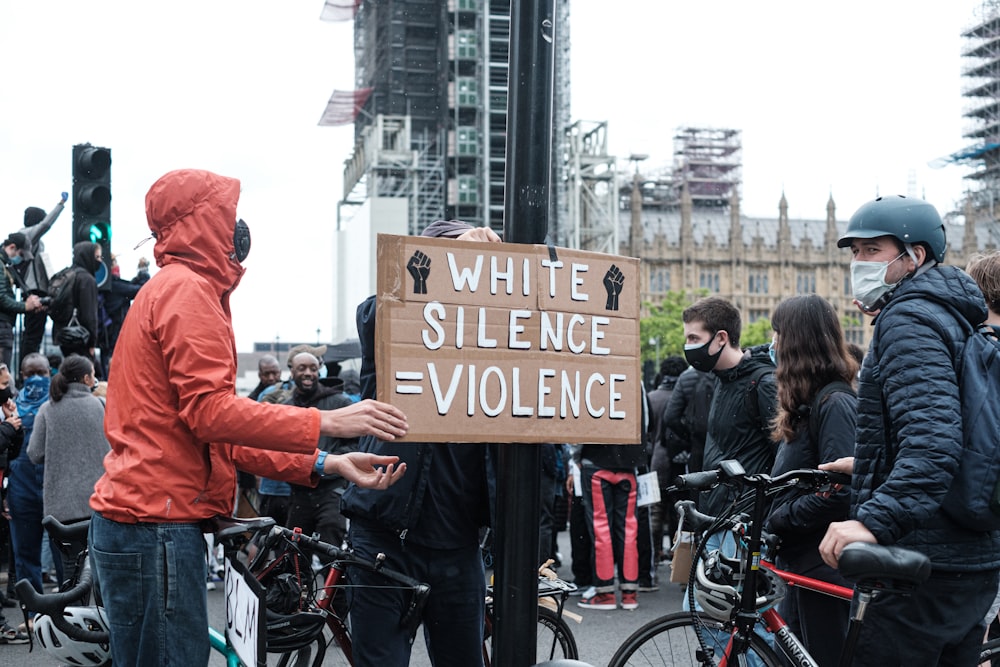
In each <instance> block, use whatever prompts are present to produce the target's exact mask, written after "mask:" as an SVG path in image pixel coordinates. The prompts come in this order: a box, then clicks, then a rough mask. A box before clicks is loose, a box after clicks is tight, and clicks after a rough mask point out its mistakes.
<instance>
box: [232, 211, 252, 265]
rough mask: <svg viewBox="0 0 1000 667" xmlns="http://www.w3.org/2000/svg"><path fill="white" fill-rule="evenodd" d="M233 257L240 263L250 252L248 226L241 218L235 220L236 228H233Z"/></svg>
mask: <svg viewBox="0 0 1000 667" xmlns="http://www.w3.org/2000/svg"><path fill="white" fill-rule="evenodd" d="M233 248H234V249H235V252H234V253H233V257H235V258H236V261H237V262H239V263H240V264H242V263H243V260H245V259H246V258H247V255H249V254H250V227H249V226H248V225H247V223H245V222H243V218H240V219H239V220H237V221H236V229H234V230H233Z"/></svg>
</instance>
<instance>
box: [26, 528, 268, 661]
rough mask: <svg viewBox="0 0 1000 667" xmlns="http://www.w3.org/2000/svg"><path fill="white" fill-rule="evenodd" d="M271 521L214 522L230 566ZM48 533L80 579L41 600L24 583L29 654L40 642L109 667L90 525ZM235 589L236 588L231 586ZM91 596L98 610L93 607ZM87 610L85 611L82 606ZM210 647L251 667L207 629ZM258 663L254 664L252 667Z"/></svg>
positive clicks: (53, 651) (65, 655) (58, 653)
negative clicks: (31, 616) (30, 624)
mask: <svg viewBox="0 0 1000 667" xmlns="http://www.w3.org/2000/svg"><path fill="white" fill-rule="evenodd" d="M273 523H274V521H273V520H272V519H270V518H264V519H251V520H240V519H229V518H227V517H222V518H219V519H217V520H216V521H215V522H214V527H215V528H216V530H217V540H218V542H219V543H220V544H223V545H224V548H225V551H226V554H227V564H229V563H228V561H229V560H230V558H233V557H234V555H235V553H236V552H237V551H238V550H239V548H240V546H241V545H242V544H243V542H244V541H245V539H246V537H245V535H246V534H247V533H248V532H249V533H253V532H258V531H261V530H265V529H268V528H270V527H271V525H273ZM42 525H43V526H44V527H45V529H46V531H48V533H49V534H50V535H52V536H53V538H55V540H56V542H57V543H58V544H59V548H60V550H61V551H64V553H66V554H67V555H69V557H70V558H71V559H73V560H74V561H75V562H76V563H77V575H76V576H75V577H73V578H71V579H70V580H68V581H67V582H65V583H64V585H63V586H62V588H61V590H60V592H58V593H47V594H40V593H38V592H37V591H36V590H35V589H34V587H33V586H32V585H31V582H29V581H27V580H25V579H22V580H20V581H18V582H17V584H16V586H15V589H16V591H17V595H18V599H19V600H20V601H21V609H22V610H23V611H24V613H25V618H27V613H28V612H29V611H32V612H36V613H37V614H38V616H36V617H35V627H34V630H33V631H32V633H31V635H30V636H31V649H33V648H34V642H35V641H38V643H39V645H40V646H41V647H42V649H43V650H44V651H45V652H46V653H48V654H49V655H51V656H52V657H53V658H56V659H57V660H60V661H62V662H69V663H70V664H75V665H92V666H94V667H97V666H99V665H105V664H108V663H109V662H110V660H111V651H110V637H109V635H110V631H109V628H108V624H107V621H106V619H105V615H104V610H103V608H102V607H101V606H100V595H99V591H94V590H93V573H92V572H91V569H90V560H89V558H88V553H89V552H88V546H87V532H88V529H89V527H90V522H89V521H82V522H79V523H75V524H71V525H68V526H67V525H64V524H62V523H60V522H59V521H57V520H56V519H55V518H54V517H52V516H47V517H45V518H44V519H43V520H42ZM231 585H233V584H231ZM91 593H94V594H95V604H94V605H89V604H88V602H89V599H90V596H91ZM82 605H86V606H82ZM208 635H209V644H210V646H211V648H212V649H213V650H215V651H216V652H218V653H220V654H222V655H223V657H224V658H225V660H226V664H227V666H228V667H241V666H242V665H245V664H248V663H246V662H244V661H243V660H242V659H241V656H240V651H239V650H238V647H237V646H234V645H233V643H232V642H231V641H230V639H229V635H228V633H226V632H220V631H219V630H216V629H215V628H212V627H209V628H208ZM249 662H250V663H256V660H251V661H249Z"/></svg>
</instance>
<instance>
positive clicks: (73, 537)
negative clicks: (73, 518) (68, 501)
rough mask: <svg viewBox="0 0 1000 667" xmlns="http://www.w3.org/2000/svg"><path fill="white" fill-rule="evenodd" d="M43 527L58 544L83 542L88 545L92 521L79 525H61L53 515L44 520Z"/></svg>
mask: <svg viewBox="0 0 1000 667" xmlns="http://www.w3.org/2000/svg"><path fill="white" fill-rule="evenodd" d="M42 527H43V528H45V531H46V532H47V533H48V534H49V535H51V536H52V537H53V538H55V539H56V541H58V542H63V543H69V542H82V543H84V544H86V543H87V531H88V530H90V519H87V520H85V521H79V522H77V523H71V524H65V523H61V522H60V521H59V520H58V519H57V518H55V517H54V516H52V515H51V514H49V515H47V516H46V517H45V518H44V519H42Z"/></svg>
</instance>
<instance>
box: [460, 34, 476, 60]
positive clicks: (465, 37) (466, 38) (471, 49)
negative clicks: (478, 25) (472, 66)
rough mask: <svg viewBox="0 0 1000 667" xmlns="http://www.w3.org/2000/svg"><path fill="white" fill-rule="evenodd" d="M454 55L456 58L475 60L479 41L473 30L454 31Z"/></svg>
mask: <svg viewBox="0 0 1000 667" xmlns="http://www.w3.org/2000/svg"><path fill="white" fill-rule="evenodd" d="M455 57H456V58H457V59H458V60H475V59H476V58H478V57H479V43H478V41H477V39H476V32H475V31H474V30H458V31H456V32H455Z"/></svg>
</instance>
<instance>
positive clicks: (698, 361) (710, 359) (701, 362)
mask: <svg viewBox="0 0 1000 667" xmlns="http://www.w3.org/2000/svg"><path fill="white" fill-rule="evenodd" d="M714 340H715V336H712V337H711V338H710V339H709V340H708V342H707V343H705V344H704V345H698V346H696V347H688V346H687V345H685V346H684V358H685V359H687V362H688V363H689V364H691V366H692V367H693V368H694V369H695V370H696V371H702V372H707V371H710V370H712V369H713V368H715V364H716V363H718V361H719V355H721V354H722V348H721V347H720V348H719V351H718V352H716V353H715V354H709V352H708V348H709V346H711V345H712V342H713V341H714Z"/></svg>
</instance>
